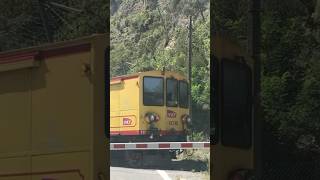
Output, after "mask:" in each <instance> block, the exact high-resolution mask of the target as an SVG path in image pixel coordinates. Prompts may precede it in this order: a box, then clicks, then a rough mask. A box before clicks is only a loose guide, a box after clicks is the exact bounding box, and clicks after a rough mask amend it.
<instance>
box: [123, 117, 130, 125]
mask: <svg viewBox="0 0 320 180" xmlns="http://www.w3.org/2000/svg"><path fill="white" fill-rule="evenodd" d="M122 124H123V125H131V124H132V120H131V119H129V118H123V119H122Z"/></svg>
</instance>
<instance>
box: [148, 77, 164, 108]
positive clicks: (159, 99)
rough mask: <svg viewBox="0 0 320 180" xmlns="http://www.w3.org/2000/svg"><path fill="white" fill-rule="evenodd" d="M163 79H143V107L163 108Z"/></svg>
mask: <svg viewBox="0 0 320 180" xmlns="http://www.w3.org/2000/svg"><path fill="white" fill-rule="evenodd" d="M163 102H164V100H163V78H162V77H144V78H143V104H144V105H145V106H163V104H164V103H163Z"/></svg>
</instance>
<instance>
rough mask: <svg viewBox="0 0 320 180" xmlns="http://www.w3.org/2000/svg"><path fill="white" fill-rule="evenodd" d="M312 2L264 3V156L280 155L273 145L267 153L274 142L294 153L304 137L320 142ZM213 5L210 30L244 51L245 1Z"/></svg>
mask: <svg viewBox="0 0 320 180" xmlns="http://www.w3.org/2000/svg"><path fill="white" fill-rule="evenodd" d="M316 3H318V7H319V5H320V1H303V0H283V1H279V0H270V1H263V10H262V13H261V15H262V17H261V20H262V21H261V22H262V25H261V30H262V44H261V45H262V53H261V57H262V83H261V86H262V87H261V89H262V92H261V100H262V102H261V104H262V108H263V117H264V121H265V126H264V127H265V134H269V135H267V136H266V137H265V139H264V142H265V147H266V149H267V150H266V152H268V151H273V150H274V149H277V150H278V152H280V149H281V148H276V147H275V146H272V147H270V148H269V149H268V147H269V146H268V145H269V144H277V146H279V147H280V146H281V147H282V148H288V149H289V148H295V150H290V153H296V155H298V154H299V153H300V149H299V148H301V146H300V145H301V143H300V140H301V139H306V138H304V137H312V138H307V139H313V142H314V144H315V146H319V144H320V133H319V128H320V126H319V122H320V119H319V118H320V114H319V112H320V99H319V95H320V94H319V89H320V83H319V82H320V76H319V70H320V65H319V64H320V63H319V62H320V61H319V59H320V56H319V52H320V51H319V50H320V40H319V39H320V33H319V32H320V26H319V16H318V14H317V9H316V8H315V7H316ZM212 6H213V9H214V11H213V17H214V19H213V20H212V21H213V24H214V30H215V31H224V32H227V33H228V34H230V35H231V36H232V37H234V38H237V39H238V41H239V42H240V43H241V44H242V45H243V47H246V45H245V44H246V40H247V39H246V38H244V37H246V36H247V30H246V28H247V24H246V22H247V19H248V16H247V12H248V1H246V0H240V1H237V0H230V1H223V0H214V1H213V2H212ZM235 9H237V11H235ZM318 12H319V10H318ZM275 142H276V143H275ZM303 147H304V149H303V150H304V151H305V152H311V151H314V148H311V146H303ZM318 152H320V151H318ZM282 155H283V154H282ZM280 156H281V155H280ZM271 158H274V157H271Z"/></svg>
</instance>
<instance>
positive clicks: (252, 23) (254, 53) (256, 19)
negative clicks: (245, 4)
mask: <svg viewBox="0 0 320 180" xmlns="http://www.w3.org/2000/svg"><path fill="white" fill-rule="evenodd" d="M249 5H250V7H249V8H250V9H249V26H248V32H249V34H248V36H249V37H248V53H249V54H250V56H251V57H252V58H253V60H254V64H253V67H254V68H253V69H254V70H253V73H254V121H253V127H254V132H253V135H254V136H253V137H254V140H253V142H254V156H255V158H254V159H255V160H254V168H255V174H256V178H257V179H262V174H263V158H262V145H263V144H262V132H263V120H262V116H261V106H260V91H261V87H260V84H261V83H260V81H261V74H260V73H261V60H260V47H261V46H260V44H261V32H260V29H261V22H260V11H261V10H260V9H261V0H250V4H249Z"/></svg>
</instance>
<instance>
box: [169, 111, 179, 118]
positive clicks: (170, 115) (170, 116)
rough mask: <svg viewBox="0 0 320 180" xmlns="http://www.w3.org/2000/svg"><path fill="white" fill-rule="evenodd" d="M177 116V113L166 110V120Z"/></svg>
mask: <svg viewBox="0 0 320 180" xmlns="http://www.w3.org/2000/svg"><path fill="white" fill-rule="evenodd" d="M176 116H177V113H176V112H174V111H171V110H167V117H168V118H175V117H176Z"/></svg>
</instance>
